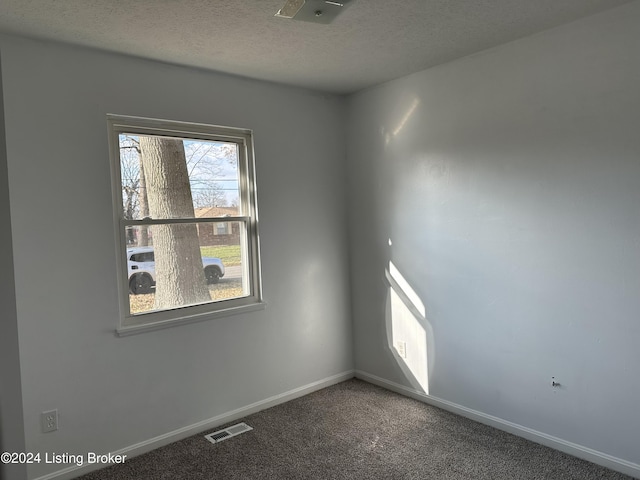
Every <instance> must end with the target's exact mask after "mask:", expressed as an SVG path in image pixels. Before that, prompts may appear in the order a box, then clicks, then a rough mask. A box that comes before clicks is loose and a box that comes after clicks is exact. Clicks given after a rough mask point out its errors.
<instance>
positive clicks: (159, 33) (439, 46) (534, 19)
mask: <svg viewBox="0 0 640 480" xmlns="http://www.w3.org/2000/svg"><path fill="white" fill-rule="evenodd" d="M629 1H630V0H352V1H351V4H350V6H349V7H348V8H346V9H345V11H344V12H343V13H342V14H341V15H340V16H339V17H338V18H337V19H336V20H335V21H334V22H333V23H332V24H330V25H317V24H313V23H308V22H300V21H295V20H286V19H283V18H277V17H274V14H275V12H276V11H277V10H278V9H279V8H280V7H282V6H283V5H284V3H285V1H284V0H224V1H223V0H129V1H123V0H1V1H0V31H4V32H7V33H14V34H19V35H24V36H31V37H38V38H44V39H52V40H58V41H62V42H67V43H73V44H79V45H85V46H89V47H96V48H100V49H103V50H109V51H114V52H122V53H127V54H131V55H136V56H140V57H146V58H152V59H157V60H162V61H167V62H171V63H177V64H182V65H190V66H195V67H202V68H206V69H211V70H217V71H221V72H227V73H231V74H236V75H243V76H247V77H252V78H258V79H262V80H269V81H274V82H280V83H285V84H290V85H297V86H301V87H306V88H312V89H317V90H323V91H329V92H336V93H350V92H353V91H356V90H359V89H362V88H366V87H369V86H372V85H376V84H379V83H382V82H385V81H387V80H391V79H394V78H397V77H401V76H403V75H406V74H409V73H413V72H416V71H420V70H423V69H425V68H427V67H430V66H433V65H437V64H440V63H443V62H446V61H449V60H452V59H454V58H458V57H461V56H464V55H469V54H471V53H475V52H478V51H480V50H484V49H486V48H489V47H492V46H495V45H499V44H501V43H505V42H508V41H510V40H514V39H516V38H520V37H524V36H526V35H530V34H532V33H536V32H539V31H542V30H545V29H548V28H551V27H554V26H557V25H560V24H563V23H567V22H569V21H572V20H575V19H577V18H580V17H583V16H586V15H590V14H592V13H596V12H599V11H602V10H606V9H608V8H611V7H615V6H617V5H621V4H624V3H628V2H629Z"/></svg>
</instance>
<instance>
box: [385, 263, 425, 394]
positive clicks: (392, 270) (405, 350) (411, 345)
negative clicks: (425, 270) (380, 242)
mask: <svg viewBox="0 0 640 480" xmlns="http://www.w3.org/2000/svg"><path fill="white" fill-rule="evenodd" d="M385 274H386V278H387V281H388V283H389V296H388V303H389V304H388V308H387V316H388V321H387V323H390V328H388V330H390V332H388V333H389V334H390V335H389V348H390V349H391V351H392V353H393V355H394V357H395V358H396V361H397V362H398V365H400V368H401V369H402V370H403V372H405V374H406V376H407V378H408V379H409V380H410V381H411V382H412V383H413V384H414V385H413V386H414V387H415V388H417V389H420V390H422V391H423V392H424V393H426V394H427V395H428V394H429V368H428V367H429V365H428V356H427V332H426V330H425V327H424V325H425V324H426V318H425V307H424V303H423V302H422V300H421V299H420V297H419V296H418V294H417V293H416V291H415V290H414V289H413V288H411V285H409V282H407V280H406V279H405V278H404V276H403V275H402V274H401V273H400V271H399V270H398V269H397V267H396V266H395V265H394V264H393V262H389V268H388V270H386V271H385Z"/></svg>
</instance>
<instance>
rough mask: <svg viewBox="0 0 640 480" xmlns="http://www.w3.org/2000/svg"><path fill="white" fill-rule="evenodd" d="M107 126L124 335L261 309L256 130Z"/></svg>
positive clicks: (146, 123) (160, 123) (135, 123)
mask: <svg viewBox="0 0 640 480" xmlns="http://www.w3.org/2000/svg"><path fill="white" fill-rule="evenodd" d="M108 124H109V134H110V150H111V171H112V184H113V202H114V212H115V215H114V216H115V224H116V231H117V239H118V241H117V243H118V249H119V251H118V285H119V291H120V310H121V321H120V326H119V328H118V330H117V331H118V333H119V334H121V335H124V334H129V333H135V332H139V331H144V330H151V329H156V328H160V327H164V326H169V325H175V324H177V323H185V322H191V321H197V320H204V319H208V318H213V317H217V316H221V315H228V314H230V313H235V312H239V311H247V310H252V309H256V308H262V305H263V302H262V290H261V278H260V260H259V245H258V220H257V218H258V217H257V206H256V189H255V174H254V161H253V141H252V135H251V132H250V131H249V130H243V129H236V128H227V127H215V126H209V125H202V124H190V123H183V122H171V121H165V120H154V119H148V118H138V117H125V116H117V115H109V116H108ZM232 232H233V234H231V233H232Z"/></svg>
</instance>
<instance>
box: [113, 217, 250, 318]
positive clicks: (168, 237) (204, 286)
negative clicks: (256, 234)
mask: <svg viewBox="0 0 640 480" xmlns="http://www.w3.org/2000/svg"><path fill="white" fill-rule="evenodd" d="M217 225H219V224H218V223H217V222H214V223H205V222H197V223H195V222H194V223H181V224H168V225H136V226H130V227H127V228H126V238H127V275H128V282H129V307H130V312H131V313H132V314H139V313H145V312H151V311H157V310H167V309H175V308H180V307H184V306H187V305H196V304H200V303H210V302H218V301H222V300H228V299H232V298H240V297H246V296H248V295H250V290H249V282H248V278H247V274H246V273H245V272H246V270H247V269H246V265H245V264H244V262H243V258H245V255H243V253H242V251H243V244H244V237H245V235H244V228H245V225H244V222H223V223H222V225H226V229H225V232H226V233H221V231H220V230H219V229H218V228H217Z"/></svg>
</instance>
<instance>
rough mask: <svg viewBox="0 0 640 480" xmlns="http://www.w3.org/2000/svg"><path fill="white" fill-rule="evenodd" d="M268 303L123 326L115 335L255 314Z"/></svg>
mask: <svg viewBox="0 0 640 480" xmlns="http://www.w3.org/2000/svg"><path fill="white" fill-rule="evenodd" d="M266 307H267V303H266V302H264V301H260V302H256V303H251V304H248V305H239V306H237V307H231V308H225V309H224V310H216V311H213V312H206V313H200V314H195V315H190V316H185V317H180V318H172V319H168V320H161V321H157V320H156V321H150V322H147V323H136V324H132V325H123V326H121V327H120V328H117V329H116V331H115V333H116V335H117V336H118V337H127V336H129V335H136V334H138V333H144V332H152V331H154V330H162V329H165V328H171V327H177V326H178V325H186V324H189V323H197V322H204V321H207V320H213V319H215V318H221V317H228V316H229V315H238V314H241V313H247V312H254V311H257V310H264V309H265V308H266Z"/></svg>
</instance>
